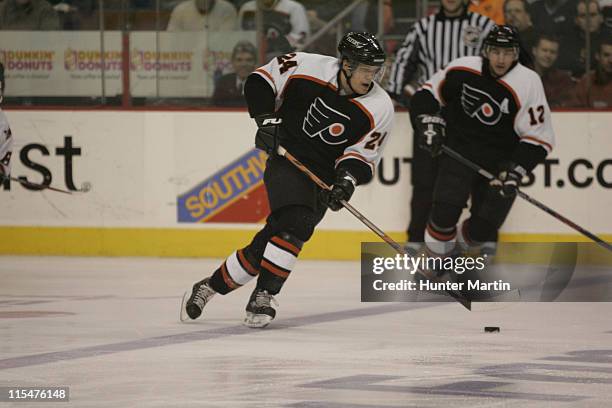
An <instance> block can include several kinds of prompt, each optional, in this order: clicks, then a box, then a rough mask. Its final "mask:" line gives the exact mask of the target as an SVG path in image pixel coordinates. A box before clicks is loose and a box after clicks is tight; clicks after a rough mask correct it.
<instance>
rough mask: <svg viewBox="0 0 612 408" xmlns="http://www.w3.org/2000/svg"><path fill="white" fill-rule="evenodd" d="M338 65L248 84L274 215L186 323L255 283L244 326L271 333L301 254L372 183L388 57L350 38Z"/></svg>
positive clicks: (289, 67) (287, 69)
mask: <svg viewBox="0 0 612 408" xmlns="http://www.w3.org/2000/svg"><path fill="white" fill-rule="evenodd" d="M338 50H339V52H340V59H338V58H334V57H328V56H323V55H316V54H307V53H300V52H297V53H291V54H287V55H284V56H280V57H278V58H275V59H273V60H272V61H270V62H269V63H268V64H266V65H265V66H263V67H260V68H258V69H256V70H255V71H254V72H253V73H252V74H251V75H250V76H249V77H248V79H247V81H246V83H245V88H244V90H245V96H246V99H247V104H248V109H249V113H250V115H251V117H252V118H254V119H255V122H256V123H257V126H258V131H257V134H256V137H255V145H256V146H257V147H258V148H260V149H262V150H265V151H266V152H267V153H268V154H269V158H268V161H267V164H266V170H265V173H264V183H265V186H266V190H267V192H268V200H269V203H270V209H271V214H270V215H269V216H268V218H267V220H266V224H265V226H264V227H263V229H261V230H260V231H259V232H258V233H257V234H256V235H255V237H254V238H253V240H252V241H251V243H250V244H249V245H247V246H246V247H244V248H242V249H239V250H237V251H235V252H233V253H232V254H231V255H230V256H229V257H228V258H227V259H226V260H225V261H224V262H223V263H222V264H221V266H220V267H219V268H218V269H217V270H216V271H214V273H213V274H212V275H211V276H210V277H207V278H205V279H203V280H202V281H200V282H197V283H196V284H195V285H194V286H193V288H192V290H191V291H190V292H187V293H186V294H185V296H184V297H183V303H182V306H181V320H186V319H188V318H190V319H196V318H198V317H199V316H200V315H201V313H202V309H203V308H204V306H205V305H206V303H207V302H208V301H209V300H210V298H211V297H212V296H214V295H215V294H216V293H220V294H226V293H229V292H230V291H232V290H234V289H236V288H238V287H240V286H242V285H244V284H246V283H247V282H248V281H250V280H251V279H252V278H253V277H256V276H257V285H256V287H255V289H254V290H253V292H252V294H251V297H250V299H249V301H248V303H247V306H246V318H245V320H244V324H245V325H247V326H249V327H265V326H266V325H268V324H269V323H270V321H271V320H272V319H274V317H275V315H276V310H275V309H274V307H273V306H272V304H273V303H274V302H275V300H274V296H275V295H276V294H278V293H279V291H280V290H281V288H282V286H283V284H284V283H285V281H286V280H287V278H288V277H289V275H290V274H291V271H292V269H293V267H294V264H295V262H296V260H297V257H298V255H299V253H300V251H301V249H302V246H303V245H304V243H305V242H306V241H308V240H309V239H310V237H311V236H312V234H313V232H314V229H315V227H316V226H317V224H318V223H319V222H320V221H321V219H322V218H323V216H324V214H325V212H326V210H327V208H330V209H331V210H333V211H338V210H339V209H340V208H341V207H342V205H341V203H340V201H341V200H349V199H350V198H351V196H352V194H353V192H354V190H355V187H356V186H358V185H360V184H364V183H367V182H368V181H370V180H371V179H372V177H373V174H374V168H375V166H376V164H377V163H378V161H379V160H380V155H381V151H382V148H383V146H384V144H385V142H386V141H387V139H388V136H389V133H390V132H391V127H392V124H393V115H394V111H393V104H392V102H391V99H390V97H389V96H388V95H387V93H386V92H385V91H384V90H383V89H382V88H381V87H380V86H379V85H378V84H377V83H376V79H378V78H379V77H380V76H382V70H383V64H384V62H385V53H384V51H383V49H382V47H381V46H380V44H379V42H378V40H377V39H376V38H375V37H374V36H373V35H371V34H369V33H348V34H346V35H345V36H344V37H343V38H342V40H341V41H340V44H339V46H338ZM279 144H280V145H281V146H282V147H284V148H285V149H286V150H287V151H289V152H290V153H291V154H292V155H294V156H295V157H296V158H297V159H299V160H300V161H301V162H302V163H303V164H305V165H306V166H307V167H308V168H309V169H310V170H311V171H313V172H314V173H315V174H317V175H318V176H319V177H320V178H321V179H323V180H324V181H325V182H326V183H327V184H329V185H332V186H333V187H332V189H331V191H322V190H321V189H320V188H319V187H317V186H316V185H315V184H314V182H312V181H311V180H310V179H309V178H308V177H307V176H306V175H305V174H303V173H302V172H301V171H300V170H298V169H296V168H295V167H294V166H293V165H292V164H291V163H289V162H288V161H287V160H286V159H285V158H284V157H282V156H279V155H277V153H276V152H277V147H278V146H279Z"/></svg>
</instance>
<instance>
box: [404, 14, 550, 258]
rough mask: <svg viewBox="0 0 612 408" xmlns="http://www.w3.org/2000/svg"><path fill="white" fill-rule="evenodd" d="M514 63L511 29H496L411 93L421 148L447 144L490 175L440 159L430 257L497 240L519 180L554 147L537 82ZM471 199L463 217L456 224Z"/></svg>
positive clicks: (516, 51)
mask: <svg viewBox="0 0 612 408" xmlns="http://www.w3.org/2000/svg"><path fill="white" fill-rule="evenodd" d="M518 58H519V43H518V37H517V34H516V32H515V31H514V29H513V28H511V27H509V26H495V27H494V28H493V29H492V30H491V32H490V33H489V34H488V36H487V37H486V39H485V41H484V48H483V52H482V56H480V57H464V58H459V59H457V60H454V61H453V62H451V63H450V64H449V65H448V66H447V67H446V68H445V69H444V70H442V71H439V72H438V73H436V74H435V75H434V76H433V77H432V78H431V79H429V80H428V81H427V82H426V83H425V85H424V86H423V88H422V89H421V90H420V91H419V92H417V93H416V94H415V95H414V98H413V105H412V106H413V109H412V110H411V112H410V114H411V120H412V121H413V123H415V128H416V134H415V137H417V138H419V140H420V145H421V146H422V147H424V148H425V149H427V150H429V151H430V152H431V154H432V155H433V156H437V155H439V154H440V151H441V146H442V144H446V145H448V146H449V147H450V148H452V149H454V150H456V151H458V152H459V153H461V154H462V155H463V156H465V157H466V158H468V159H469V160H471V161H473V162H475V163H477V164H479V165H480V166H482V167H483V168H484V169H486V170H488V171H489V172H491V173H493V174H496V175H497V179H496V180H495V181H493V182H491V183H489V182H488V181H487V180H485V179H484V178H483V177H481V176H480V175H478V174H477V173H475V172H473V171H472V170H471V169H469V168H468V167H466V166H464V165H463V164H460V163H459V162H457V161H455V160H454V159H452V158H450V157H448V156H446V155H444V154H442V155H440V172H439V175H438V179H437V181H436V185H435V189H434V198H433V208H432V212H431V215H430V219H429V222H428V224H427V229H426V232H425V241H426V245H427V247H428V249H429V250H430V252H434V253H438V254H441V253H448V252H449V251H452V249H453V248H454V246H455V243H456V241H457V240H458V241H459V242H461V243H464V244H466V245H479V244H483V243H486V242H496V241H497V238H498V230H499V228H500V227H501V225H502V224H503V222H504V220H505V219H506V216H507V215H508V212H509V211H510V208H511V206H512V203H513V201H514V199H515V196H516V190H517V187H518V186H519V184H520V181H521V179H522V178H523V177H524V176H526V175H527V173H529V172H531V171H532V170H533V168H534V167H535V166H536V165H537V164H538V163H540V162H542V161H543V160H544V158H545V157H546V155H547V154H548V153H550V151H551V150H552V148H553V146H554V133H553V129H552V125H551V116H550V109H549V107H548V103H547V102H546V97H545V95H544V89H543V87H542V82H541V80H540V78H539V77H538V75H537V74H536V73H535V72H534V71H532V70H530V69H528V68H526V67H525V66H523V65H521V64H520V63H519V62H518ZM417 177H418V175H417ZM470 197H471V200H472V201H471V207H470V217H469V219H467V220H466V221H465V222H464V223H463V224H462V225H461V226H457V223H458V221H459V217H460V215H461V213H462V210H463V208H464V207H465V206H466V204H467V202H468V198H470Z"/></svg>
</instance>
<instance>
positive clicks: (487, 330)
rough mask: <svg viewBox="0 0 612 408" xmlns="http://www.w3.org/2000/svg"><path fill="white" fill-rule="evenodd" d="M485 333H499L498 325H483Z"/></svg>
mask: <svg viewBox="0 0 612 408" xmlns="http://www.w3.org/2000/svg"><path fill="white" fill-rule="evenodd" d="M484 331H485V333H499V327H497V326H485V328H484Z"/></svg>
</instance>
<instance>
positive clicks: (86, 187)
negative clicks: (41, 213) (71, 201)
mask: <svg viewBox="0 0 612 408" xmlns="http://www.w3.org/2000/svg"><path fill="white" fill-rule="evenodd" d="M4 179H8V180H12V181H15V182H17V183H19V184H21V185H22V186H25V187H31V188H34V189H36V190H51V191H55V192H58V193H63V194H72V193H73V192H72V191H70V190H64V189H61V188H57V187H51V186H48V185H46V184H38V183H32V182H31V181H27V180H23V179H20V178H17V177H12V176H5V175H3V174H0V183H2V182H3V181H4ZM89 190H91V184H89V183H83V184H81V188H80V189H78V190H74V191H75V192H77V193H86V192H88V191H89Z"/></svg>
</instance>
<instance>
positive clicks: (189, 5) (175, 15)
mask: <svg viewBox="0 0 612 408" xmlns="http://www.w3.org/2000/svg"><path fill="white" fill-rule="evenodd" d="M235 29H236V9H235V8H234V6H233V5H232V3H230V2H229V1H227V0H186V1H184V2H182V3H180V4H178V5H177V6H176V7H175V8H174V10H172V14H171V15H170V21H168V27H167V30H168V31H203V30H209V31H231V30H235Z"/></svg>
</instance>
